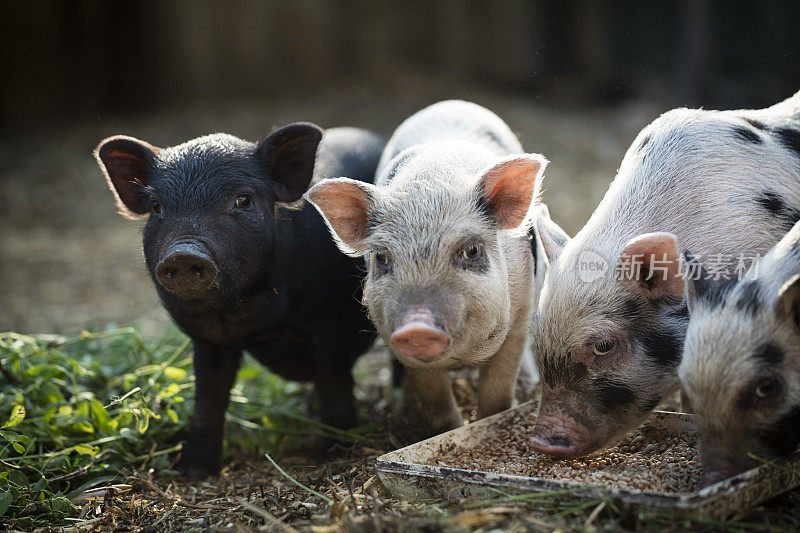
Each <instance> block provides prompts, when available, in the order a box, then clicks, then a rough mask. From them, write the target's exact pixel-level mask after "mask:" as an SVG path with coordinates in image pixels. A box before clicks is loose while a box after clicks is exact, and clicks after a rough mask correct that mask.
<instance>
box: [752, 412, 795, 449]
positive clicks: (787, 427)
mask: <svg viewBox="0 0 800 533" xmlns="http://www.w3.org/2000/svg"><path fill="white" fill-rule="evenodd" d="M760 439H761V442H762V443H763V444H764V445H765V446H767V447H768V448H770V449H771V450H772V451H774V452H776V453H777V454H778V455H786V454H787V453H791V452H793V451H794V450H795V449H796V448H797V445H798V444H800V406H796V407H795V408H794V409H792V410H791V411H789V412H788V413H787V414H785V415H784V416H783V417H781V418H780V420H778V421H777V422H776V423H775V424H773V425H772V426H771V427H770V428H768V429H766V430H765V431H763V432H762V433H761V435H760Z"/></svg>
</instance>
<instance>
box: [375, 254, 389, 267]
mask: <svg viewBox="0 0 800 533" xmlns="http://www.w3.org/2000/svg"><path fill="white" fill-rule="evenodd" d="M375 262H376V263H377V264H378V265H380V266H382V267H386V266H389V264H390V263H391V262H392V260H391V259H390V258H389V254H387V253H384V252H377V253H376V254H375Z"/></svg>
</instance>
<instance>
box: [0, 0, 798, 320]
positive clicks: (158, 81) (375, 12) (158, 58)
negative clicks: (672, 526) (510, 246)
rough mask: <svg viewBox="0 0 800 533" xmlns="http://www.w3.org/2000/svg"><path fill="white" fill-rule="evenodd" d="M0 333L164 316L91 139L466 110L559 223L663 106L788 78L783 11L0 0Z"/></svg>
mask: <svg viewBox="0 0 800 533" xmlns="http://www.w3.org/2000/svg"><path fill="white" fill-rule="evenodd" d="M0 14H1V15H2V16H0V330H10V329H17V330H24V331H26V332H32V331H64V330H74V329H76V328H80V327H83V326H84V325H87V324H104V323H105V322H109V321H120V322H129V321H137V322H139V323H148V322H149V323H153V324H155V325H156V326H157V325H159V324H163V323H164V321H165V319H164V317H163V315H161V314H160V312H159V311H158V308H159V306H158V302H157V300H156V299H155V296H154V293H153V291H152V288H151V287H150V282H149V280H148V278H147V275H146V273H145V272H144V268H143V263H142V260H141V252H140V243H139V235H138V228H139V226H140V224H138V223H132V222H130V221H125V220H123V219H121V218H119V217H117V216H116V215H115V214H114V207H113V204H112V199H111V195H110V194H109V193H108V191H107V190H106V188H105V184H104V182H103V180H102V177H101V175H100V173H99V171H98V170H97V168H96V166H95V163H94V161H93V159H92V158H91V150H92V149H93V148H94V146H95V145H96V144H97V142H98V141H99V140H100V139H102V138H103V137H106V136H108V135H112V134H116V133H125V134H130V135H134V136H138V137H141V138H144V139H146V140H148V141H150V142H152V143H154V144H157V145H169V144H178V143H180V142H182V141H184V140H186V139H188V138H191V137H195V136H198V135H202V134H205V133H210V132H213V131H228V132H229V133H233V134H235V135H239V136H241V137H243V138H246V139H250V140H257V139H259V138H261V137H263V136H264V135H265V134H266V133H267V132H268V131H269V130H270V129H271V128H273V127H275V126H278V125H281V124H283V123H286V122H290V121H294V120H310V121H314V122H317V123H319V124H321V125H322V126H325V127H329V126H335V125H344V124H350V125H358V126H363V127H369V128H372V129H374V130H376V131H378V132H380V133H382V134H384V135H387V136H388V135H390V134H391V131H392V129H393V128H394V127H396V126H397V124H399V122H400V121H401V120H402V119H403V118H405V117H407V116H408V115H409V114H411V113H413V112H414V111H416V110H418V109H419V108H421V107H423V106H425V105H428V104H430V103H433V102H435V101H437V100H441V99H445V98H465V99H470V100H473V101H476V102H478V103H480V104H482V105H484V106H486V107H489V108H490V109H492V110H493V111H495V112H497V113H498V114H499V115H500V116H501V117H502V118H504V119H505V120H506V121H507V122H508V123H509V124H510V125H511V126H512V128H513V129H514V130H515V131H516V132H517V133H518V134H519V136H520V138H521V140H522V141H523V145H524V146H525V147H526V149H528V150H530V151H536V152H542V153H544V154H545V155H546V156H547V157H548V158H549V159H550V160H551V161H552V163H551V166H550V168H549V169H548V173H547V175H548V178H547V184H548V186H547V187H548V190H547V192H546V193H545V201H546V202H547V203H548V204H549V205H550V207H551V211H552V213H553V216H554V218H555V219H556V221H558V222H559V223H561V224H562V225H564V227H565V228H566V229H567V230H568V231H569V232H570V233H574V232H575V231H576V230H577V229H579V228H580V226H581V225H582V224H583V222H584V221H585V220H586V219H587V217H588V216H589V214H590V213H591V211H592V209H593V208H594V206H595V205H596V204H597V202H598V201H599V199H600V198H601V197H602V194H603V193H604V192H605V190H606V188H607V186H608V183H609V182H610V181H611V179H613V176H614V172H615V169H616V168H617V166H618V165H619V162H620V160H621V159H622V155H623V154H624V152H625V149H626V148H627V146H628V145H629V144H630V142H631V141H632V140H633V138H634V137H635V135H636V133H637V132H638V131H639V130H640V129H641V128H642V127H644V126H645V125H646V124H647V123H649V122H650V121H652V120H653V119H654V118H656V117H657V116H658V115H659V114H660V113H662V112H664V111H666V110H668V109H671V108H674V107H679V106H693V107H698V106H702V107H705V108H722V109H725V108H758V107H765V106H768V105H771V104H773V103H775V102H777V101H779V100H781V99H783V98H786V97H788V96H790V95H791V94H793V93H794V92H796V91H797V90H798V89H800V26H798V21H800V2H795V1H790V0H786V1H769V0H761V1H742V2H733V1H724V0H717V1H711V0H696V1H691V0H683V1H658V2H650V1H636V2H594V1H590V0H566V1H552V0H546V1H545V0H543V1H530V2H523V1H505V0H494V1H492V0H441V1H435V0H433V1H430V0H428V1H426V0H406V1H402V2H382V1H379V0H372V1H356V0H343V1H334V0H292V1H282V2H278V1H260V2H257V1H244V0H233V1H225V2H222V1H220V2H210V1H193V0H176V1H161V2H157V1H144V2H131V1H128V2H125V1H88V0H62V1H57V0H49V1H38V2H22V1H4V2H3V3H2V4H1V5H0Z"/></svg>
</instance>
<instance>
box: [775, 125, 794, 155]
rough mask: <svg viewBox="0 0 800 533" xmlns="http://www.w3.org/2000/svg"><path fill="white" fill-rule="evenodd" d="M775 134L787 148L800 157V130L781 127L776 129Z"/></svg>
mask: <svg viewBox="0 0 800 533" xmlns="http://www.w3.org/2000/svg"><path fill="white" fill-rule="evenodd" d="M773 133H775V135H777V136H778V138H779V139H780V140H781V143H783V145H784V146H785V147H786V148H788V149H789V150H791V151H793V152H794V153H795V155H798V156H800V129H796V128H788V127H781V128H775V129H774V130H773Z"/></svg>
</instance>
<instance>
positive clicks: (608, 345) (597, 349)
mask: <svg viewBox="0 0 800 533" xmlns="http://www.w3.org/2000/svg"><path fill="white" fill-rule="evenodd" d="M613 349H614V341H613V340H611V339H603V340H601V341H597V342H596V343H594V346H593V347H592V353H593V354H595V355H596V356H598V357H602V356H604V355H608V354H609V353H611V350H613Z"/></svg>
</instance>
